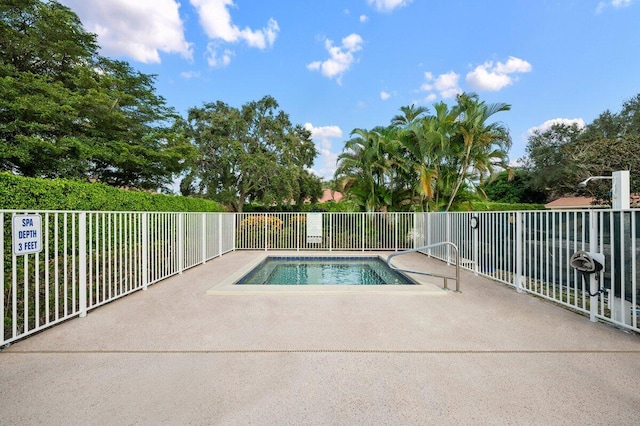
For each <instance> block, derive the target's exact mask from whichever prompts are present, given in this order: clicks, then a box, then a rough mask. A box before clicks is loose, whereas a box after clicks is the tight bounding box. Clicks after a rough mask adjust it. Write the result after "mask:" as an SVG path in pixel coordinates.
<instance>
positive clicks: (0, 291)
mask: <svg viewBox="0 0 640 426" xmlns="http://www.w3.org/2000/svg"><path fill="white" fill-rule="evenodd" d="M45 226H48V224H47V225H45ZM0 253H2V262H0V312H1V313H2V321H0V342H2V343H4V315H5V314H4V289H5V287H4V256H5V253H4V213H3V212H1V211H0ZM48 303H49V301H48V300H47V304H48ZM47 306H48V305H47Z"/></svg>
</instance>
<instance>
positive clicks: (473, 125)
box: [445, 93, 511, 211]
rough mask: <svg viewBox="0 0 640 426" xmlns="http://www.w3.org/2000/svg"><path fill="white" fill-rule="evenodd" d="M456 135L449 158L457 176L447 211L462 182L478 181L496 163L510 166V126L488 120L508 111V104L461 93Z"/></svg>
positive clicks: (500, 165) (509, 107)
mask: <svg viewBox="0 0 640 426" xmlns="http://www.w3.org/2000/svg"><path fill="white" fill-rule="evenodd" d="M454 109H455V110H456V112H457V119H456V123H455V134H454V137H453V138H452V139H451V142H452V143H451V144H450V153H451V154H453V155H452V157H451V158H450V160H451V162H452V163H453V164H455V168H454V170H455V171H456V177H455V179H454V180H453V188H452V191H451V194H450V195H449V202H448V203H447V207H446V209H445V210H447V211H448V210H449V209H450V208H451V205H452V204H453V202H454V200H455V198H456V196H457V194H458V192H459V190H460V188H461V187H462V185H463V183H465V182H466V183H475V182H479V181H481V180H482V179H483V178H484V177H486V176H487V175H489V174H491V173H492V172H493V171H494V168H495V167H496V166H499V167H503V168H506V167H507V160H508V156H507V152H508V150H509V148H510V147H511V137H510V136H509V131H508V129H507V127H506V126H505V125H504V124H502V123H499V122H495V123H487V121H488V120H489V118H490V117H491V116H493V115H494V114H496V113H498V112H501V111H509V110H510V109H511V106H510V105H508V104H505V103H496V104H486V103H485V102H484V101H482V102H481V101H479V99H478V95H476V94H474V93H471V94H466V93H463V94H461V95H458V105H457V106H456V107H455V108H454Z"/></svg>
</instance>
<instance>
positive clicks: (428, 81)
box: [61, 0, 640, 178]
mask: <svg viewBox="0 0 640 426" xmlns="http://www.w3.org/2000/svg"><path fill="white" fill-rule="evenodd" d="M61 3H63V4H65V5H67V6H69V7H70V8H71V9H73V10H74V11H75V12H76V13H77V14H78V15H79V16H80V18H81V20H82V22H83V24H84V26H85V28H86V29H87V30H88V31H90V32H93V33H96V34H97V35H98V42H99V44H100V46H101V47H102V50H101V54H102V55H104V56H109V57H112V58H117V59H122V60H126V61H128V62H129V63H130V64H131V65H132V66H133V67H134V68H136V69H138V70H140V71H142V72H144V73H148V74H156V75H157V82H156V87H157V91H158V93H159V94H160V95H162V96H164V97H165V98H166V99H167V103H168V104H169V105H172V106H174V107H175V108H176V109H177V110H178V111H179V112H180V113H182V114H183V115H186V112H187V110H188V109H189V108H191V107H200V106H202V105H203V104H204V103H206V102H216V101H218V100H219V101H222V102H225V103H227V104H229V105H231V106H234V107H240V106H241V105H243V104H245V103H247V102H250V101H253V100H258V99H260V98H262V97H263V96H265V95H271V96H273V97H274V98H275V99H276V100H277V101H278V103H279V105H280V108H281V109H282V110H283V111H285V112H286V113H288V114H289V116H290V118H291V121H292V122H293V123H294V124H301V125H305V126H307V128H309V129H310V130H311V131H312V134H313V139H314V142H315V143H316V145H317V147H318V151H319V153H320V154H319V156H318V158H317V159H316V162H315V165H314V167H313V169H314V171H315V172H316V173H317V174H318V175H320V176H323V177H325V178H330V177H331V176H332V175H333V171H334V170H335V166H336V164H335V163H336V157H337V155H338V154H339V153H340V152H341V151H342V149H343V146H344V142H345V141H346V140H347V139H349V134H350V132H351V131H352V130H353V129H354V128H364V129H371V128H373V127H375V126H378V125H381V126H386V125H388V124H389V122H390V120H391V118H392V117H393V116H394V115H396V114H398V113H399V110H400V107H401V106H405V105H411V104H416V105H422V106H426V107H431V106H432V105H433V104H434V103H435V102H438V101H441V100H444V101H445V102H447V103H450V104H453V103H454V102H455V95H456V93H460V92H463V91H466V92H476V93H478V94H479V95H480V98H481V99H482V100H485V101H487V102H488V103H493V102H505V103H508V104H511V106H512V109H511V111H509V112H503V113H499V114H497V115H496V116H495V118H496V120H498V121H501V122H503V123H505V124H506V125H507V126H508V127H509V129H510V132H511V136H512V139H513V147H512V149H511V151H510V153H509V157H510V160H511V161H512V162H515V161H516V160H517V159H518V158H520V157H522V156H524V155H525V147H526V143H527V137H528V135H529V132H530V131H531V130H532V129H535V128H541V127H544V126H548V125H549V123H551V122H552V120H578V122H579V123H587V124H588V123H590V122H591V121H593V119H595V118H596V117H597V116H598V115H599V114H600V113H602V112H603V111H605V110H607V109H608V110H611V111H613V112H618V111H619V110H620V107H621V105H622V103H623V102H624V101H625V100H627V99H629V98H631V97H633V96H635V95H636V94H638V93H640V24H639V22H640V0H485V1H478V0H448V1H444V0H343V1H337V0H252V1H249V0H109V1H104V0H62V1H61Z"/></svg>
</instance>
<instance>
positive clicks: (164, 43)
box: [60, 0, 193, 63]
mask: <svg viewBox="0 0 640 426" xmlns="http://www.w3.org/2000/svg"><path fill="white" fill-rule="evenodd" d="M60 3H63V4H65V5H66V6H69V7H70V8H71V9H73V11H74V12H76V13H77V14H78V16H79V17H80V19H81V20H82V23H83V25H84V26H85V28H86V29H87V30H88V31H90V32H92V33H95V34H97V35H98V43H99V44H100V46H101V48H102V52H103V54H104V55H107V56H127V57H130V58H132V59H134V60H136V61H139V62H144V63H159V62H160V52H165V53H178V54H180V55H182V56H183V57H185V58H187V59H189V60H191V59H192V57H193V47H192V44H191V43H189V42H187V41H186V40H185V36H184V25H183V22H182V19H180V14H179V13H178V10H179V8H180V3H179V2H178V1H177V0H136V1H130V0H109V1H104V0H61V1H60Z"/></svg>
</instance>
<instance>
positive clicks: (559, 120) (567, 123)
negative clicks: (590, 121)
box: [527, 118, 587, 136]
mask: <svg viewBox="0 0 640 426" xmlns="http://www.w3.org/2000/svg"><path fill="white" fill-rule="evenodd" d="M556 124H563V125H565V126H572V125H574V124H575V125H577V126H578V129H584V128H585V127H586V126H587V125H586V124H585V122H584V120H583V119H582V118H553V119H551V120H547V121H545V122H544V123H542V124H541V125H539V126H536V127H531V128H530V129H529V130H528V131H527V134H528V136H532V135H533V134H535V133H544V132H546V131H548V130H551V127H553V126H554V125H556Z"/></svg>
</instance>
